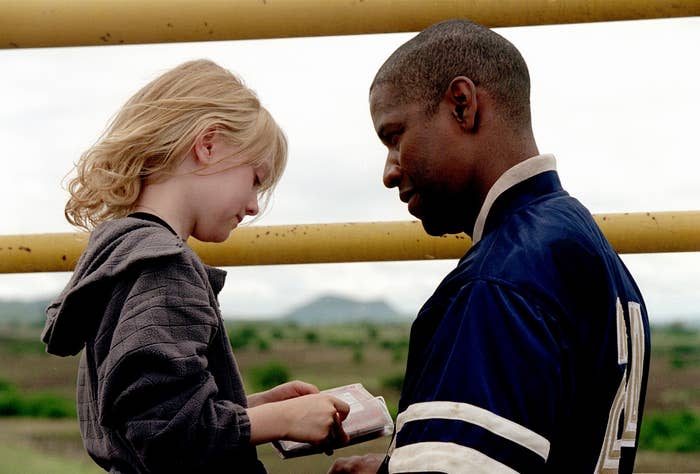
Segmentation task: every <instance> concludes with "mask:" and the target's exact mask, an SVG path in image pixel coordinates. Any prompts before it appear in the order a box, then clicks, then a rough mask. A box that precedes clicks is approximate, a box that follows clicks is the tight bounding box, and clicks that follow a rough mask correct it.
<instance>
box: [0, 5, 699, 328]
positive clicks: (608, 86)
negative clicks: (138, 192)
mask: <svg viewBox="0 0 700 474" xmlns="http://www.w3.org/2000/svg"><path fill="white" fill-rule="evenodd" d="M497 31H498V32H499V33H501V34H502V35H504V36H505V37H507V38H508V39H509V40H511V41H512V42H513V43H514V44H515V45H516V46H517V47H518V48H519V49H520V51H521V52H522V54H523V56H524V57H525V60H526V61H527V63H528V65H529V68H530V74H531V77H532V106H533V122H534V129H535V136H536V138H537V142H538V146H539V149H540V152H542V153H553V154H555V156H556V157H557V164H558V169H559V172H560V175H561V178H562V181H563V184H564V187H565V188H566V189H567V190H568V191H569V192H570V193H571V194H572V195H574V196H576V197H577V198H579V199H580V200H581V201H582V202H583V203H584V204H585V205H587V206H588V208H589V209H590V210H591V212H593V213H603V212H627V211H630V212H637V211H671V210H700V189H699V186H698V181H699V180H700V179H699V175H698V170H699V169H700V166H699V165H698V159H699V158H700V156H699V154H700V153H699V152H700V146H699V145H700V139H699V138H698V137H699V135H700V127H699V123H698V122H699V121H698V115H697V114H698V110H700V93H699V92H698V84H700V61H698V56H697V54H698V47H699V46H700V18H691V19H673V20H651V21H635V22H614V23H597V24H585V25H562V26H551V27H550V26H547V27H544V26H542V27H540V26H537V27H525V28H504V29H498V30H497ZM411 36H413V34H391V35H369V36H345V37H324V38H301V39H286V40H262V41H229V42H215V43H211V42H210V43H188V44H166V45H148V46H104V47H85V48H53V49H33V50H32V49H21V50H0V71H1V74H0V104H2V106H1V107H0V143H2V144H3V150H4V151H3V153H2V156H3V164H4V167H3V168H4V169H3V171H2V173H1V174H0V203H2V204H0V234H2V235H7V234H25V233H41V232H70V231H73V229H72V228H71V227H70V226H69V225H68V224H67V223H66V222H65V221H64V219H63V206H64V204H65V201H66V199H67V193H66V192H65V191H64V190H63V188H62V186H61V184H62V180H63V178H64V176H65V175H66V174H67V173H68V172H70V170H71V167H72V165H73V163H74V161H75V160H77V158H78V157H79V156H80V154H81V153H82V151H84V150H85V149H86V148H87V147H89V146H90V145H91V144H92V143H93V142H94V141H95V140H96V139H97V137H98V136H99V134H100V132H101V131H102V130H103V128H104V126H105V124H106V122H107V121H108V119H109V118H110V117H111V116H112V114H114V113H115V112H116V110H117V109H118V108H119V107H120V106H121V105H122V104H123V103H124V102H125V101H126V100H127V99H128V98H129V97H130V96H131V95H132V94H133V93H134V92H136V90H138V89H139V88H140V87H141V86H142V85H144V84H145V83H146V82H148V81H150V80H151V79H152V78H154V77H155V76H156V75H158V74H160V73H161V72H164V71H165V70H167V69H169V68H171V67H173V66H175V65H177V64H179V63H181V62H183V61H186V60H190V59H195V58H209V59H212V60H214V61H216V62H218V63H219V64H221V65H222V66H224V67H227V68H229V69H230V70H232V71H234V72H235V73H237V74H239V75H240V76H241V77H242V78H243V79H244V81H245V82H246V83H247V84H248V85H249V86H250V87H252V88H253V89H254V90H255V91H256V92H257V93H258V95H259V96H260V98H261V100H262V102H263V103H264V104H265V105H266V106H267V108H268V109H269V110H270V111H271V112H272V114H273V115H274V116H275V118H276V119H277V120H278V122H279V123H280V124H281V126H282V127H283V128H284V130H285V131H286V133H287V135H288V138H289V142H290V154H289V164H288V167H287V171H286V173H285V175H284V177H283V179H282V181H281V183H280V185H279V187H278V188H277V192H276V195H275V198H274V200H273V202H272V204H271V207H270V208H269V209H268V211H267V212H266V213H265V215H263V216H262V218H260V219H259V220H258V222H257V223H256V224H257V225H275V224H293V223H318V222H350V221H378V220H408V219H411V218H412V216H410V215H409V214H408V212H407V211H406V208H405V205H404V204H403V203H401V202H400V201H399V200H398V196H397V192H396V190H387V189H385V188H384V187H383V186H382V183H381V173H382V169H383V164H384V157H385V151H384V148H383V147H382V145H381V144H380V142H379V141H378V140H377V138H376V136H375V134H374V131H373V129H372V124H371V121H370V117H369V111H368V101H367V93H368V86H369V84H370V82H371V80H372V78H373V76H374V73H375V72H376V70H377V68H378V67H379V66H380V65H381V63H382V62H383V61H384V60H385V59H386V57H387V56H388V55H389V54H391V52H392V51H393V50H394V49H395V48H396V47H397V46H399V45H400V44H401V43H403V42H404V41H406V40H407V39H408V38H410V37H411ZM623 259H624V260H625V262H626V263H627V265H628V266H629V267H630V269H631V271H632V273H633V274H634V275H635V276H636V278H637V281H638V283H639V285H640V287H641V288H642V291H643V293H644V295H645V298H646V301H647V306H648V309H649V314H650V316H651V320H652V322H663V321H668V320H671V319H679V318H680V319H688V318H693V317H695V318H700V310H699V309H698V306H699V303H700V292H698V291H697V288H698V283H697V282H698V281H700V253H676V254H653V255H629V256H623ZM455 263H456V262H455V261H454V260H451V261H448V260H445V261H438V262H392V263H351V264H316V265H286V266H270V267H239V268H227V270H228V271H229V276H228V279H227V284H226V287H225V289H224V290H223V292H222V294H221V298H220V299H221V304H222V309H223V311H224V313H225V314H229V315H272V314H275V313H279V312H284V311H287V310H289V309H291V308H293V307H295V306H297V305H299V304H302V303H305V302H307V301H309V300H311V299H312V298H314V297H315V296H317V295H320V294H324V293H335V294H343V295H348V296H352V297H355V298H360V299H364V300H370V299H385V300H386V301H387V302H389V303H390V304H392V305H393V306H395V307H396V308H397V309H398V310H400V311H402V312H404V313H407V314H415V313H416V311H417V310H418V309H419V308H420V305H421V304H422V302H423V301H424V300H425V299H426V298H428V297H429V296H430V294H431V292H432V290H433V289H434V288H435V287H436V286H437V285H438V283H439V282H440V280H441V278H442V276H444V275H445V274H446V273H447V272H448V271H449V270H450V269H451V268H452V267H453V266H454V265H455ZM68 276H69V275H68V274H67V273H43V274H39V273H37V274H22V275H0V298H32V297H40V296H41V297H48V296H52V295H54V294H56V293H57V292H58V291H60V289H61V288H62V287H63V285H64V284H65V282H66V280H67V278H68Z"/></svg>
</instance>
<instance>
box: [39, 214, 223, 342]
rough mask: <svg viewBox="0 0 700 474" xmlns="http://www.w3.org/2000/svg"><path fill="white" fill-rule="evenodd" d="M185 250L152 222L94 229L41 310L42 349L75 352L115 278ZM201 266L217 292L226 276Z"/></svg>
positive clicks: (118, 222) (94, 323)
mask: <svg viewBox="0 0 700 474" xmlns="http://www.w3.org/2000/svg"><path fill="white" fill-rule="evenodd" d="M188 251H189V252H191V250H190V249H189V247H187V245H186V244H185V242H184V241H183V240H182V239H181V238H180V237H178V236H176V235H173V234H172V233H171V232H170V231H169V230H167V229H166V228H165V227H163V226H161V225H160V224H157V223H154V222H149V221H145V220H142V219H137V218H131V217H126V218H123V219H117V220H113V221H108V222H105V223H103V224H101V225H100V226H98V227H97V228H96V229H95V230H94V231H93V232H92V234H91V235H90V240H89V243H88V246H87V248H86V249H85V251H84V252H83V254H82V255H81V256H80V259H79V260H78V263H77V265H76V268H75V271H74V273H73V276H72V277H71V279H70V281H69V282H68V284H67V285H66V288H65V289H64V290H63V291H62V292H61V294H60V295H59V296H58V297H57V298H56V299H55V300H54V301H53V302H52V303H51V304H50V305H49V307H48V308H47V309H46V317H47V319H46V324H45V326H44V330H43V332H42V334H41V340H42V341H43V342H44V343H45V344H46V351H47V352H49V353H51V354H55V355H60V356H67V355H76V354H78V353H79V352H80V351H81V350H82V348H83V347H84V346H85V341H86V340H87V339H88V338H89V337H91V335H93V334H94V333H95V331H96V329H97V326H98V325H99V323H100V319H101V316H102V313H103V311H104V308H105V307H106V305H107V303H108V302H109V298H110V296H111V294H112V290H113V288H114V285H115V283H116V281H117V280H118V279H119V278H120V277H123V276H124V274H125V273H126V272H127V271H129V270H131V269H133V268H134V267H136V266H140V265H144V264H146V263H148V262H152V261H153V260H156V259H160V258H167V257H172V256H174V255H178V254H182V253H184V252H188ZM205 268H206V270H207V274H208V277H209V281H210V283H211V285H212V289H213V290H214V293H215V294H218V293H219V291H220V290H221V288H222V287H223V283H224V278H225V275H226V272H224V271H223V270H220V269H217V268H213V267H209V266H206V265H205Z"/></svg>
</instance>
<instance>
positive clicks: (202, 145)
mask: <svg viewBox="0 0 700 474" xmlns="http://www.w3.org/2000/svg"><path fill="white" fill-rule="evenodd" d="M215 137H216V130H215V129H213V128H208V129H206V130H203V131H202V132H201V133H200V134H199V135H197V138H196V139H195V141H194V148H193V149H192V151H193V157H194V159H195V161H196V162H197V164H199V165H209V164H211V163H212V162H213V160H214V139H215Z"/></svg>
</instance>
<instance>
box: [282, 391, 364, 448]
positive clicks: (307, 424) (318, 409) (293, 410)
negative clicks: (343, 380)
mask: <svg viewBox="0 0 700 474" xmlns="http://www.w3.org/2000/svg"><path fill="white" fill-rule="evenodd" d="M280 404H284V405H285V410H287V413H288V415H289V416H290V423H289V430H288V432H287V433H286V434H285V435H284V436H283V437H282V439H289V440H293V441H301V442H307V443H311V444H322V443H326V444H328V445H329V446H335V447H338V446H343V445H345V444H347V442H348V441H349V438H348V435H347V434H346V433H345V430H343V425H342V422H343V420H344V419H345V418H347V416H348V413H349V412H350V405H348V404H347V403H345V402H344V401H343V400H341V399H339V398H336V397H333V396H331V395H326V394H317V395H305V396H302V397H298V398H292V399H289V400H285V401H283V402H280Z"/></svg>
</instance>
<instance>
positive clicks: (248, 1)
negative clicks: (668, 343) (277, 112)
mask: <svg viewBox="0 0 700 474" xmlns="http://www.w3.org/2000/svg"><path fill="white" fill-rule="evenodd" d="M698 15H700V0H684V1H677V0H527V1H525V0H498V1H495V0H492V1H488V0H469V1H467V0H442V1H426V0H360V1H351V0H334V1H319V0H228V1H221V0H196V1H195V0H71V1H61V0H0V48H35V47H50V46H87V45H113V44H141V43H174V42H187V41H212V40H235V39H254V38H288V37H299V36H327V35H352V34H367V33H393V32H407V31H420V30H422V29H423V28H425V27H426V26H428V25H430V24H432V23H435V22H437V21H440V20H443V19H447V18H456V17H462V18H469V19H471V20H473V21H476V22H478V23H481V24H483V25H486V26H490V27H505V26H523V25H548V24H557V23H588V22H597V21H615V20H636V19H650V18H672V17H684V16H698Z"/></svg>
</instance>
